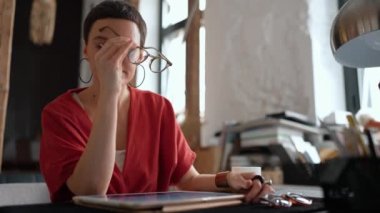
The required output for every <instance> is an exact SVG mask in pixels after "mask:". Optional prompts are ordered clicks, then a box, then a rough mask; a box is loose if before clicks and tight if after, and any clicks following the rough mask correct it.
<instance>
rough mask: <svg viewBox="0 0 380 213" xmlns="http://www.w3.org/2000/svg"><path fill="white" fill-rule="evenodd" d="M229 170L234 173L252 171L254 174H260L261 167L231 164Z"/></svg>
mask: <svg viewBox="0 0 380 213" xmlns="http://www.w3.org/2000/svg"><path fill="white" fill-rule="evenodd" d="M231 172H236V173H250V172H253V173H255V174H256V175H261V167H260V166H233V167H232V169H231Z"/></svg>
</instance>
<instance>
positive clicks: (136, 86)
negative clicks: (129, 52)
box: [128, 64, 145, 88]
mask: <svg viewBox="0 0 380 213" xmlns="http://www.w3.org/2000/svg"><path fill="white" fill-rule="evenodd" d="M139 66H140V67H141V68H142V69H143V71H144V72H143V73H144V75H143V79H142V81H141V83H140V84H138V85H132V84H131V83H128V85H129V86H131V87H134V88H138V87H140V86H141V85H142V84H143V83H144V80H145V68H144V67H143V66H142V65H140V64H138V65H137V66H136V71H135V75H136V73H137V69H138V67H139ZM136 80H137V78H136Z"/></svg>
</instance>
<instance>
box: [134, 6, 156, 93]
mask: <svg viewBox="0 0 380 213" xmlns="http://www.w3.org/2000/svg"><path fill="white" fill-rule="evenodd" d="M139 11H140V13H141V15H142V17H143V18H144V20H145V22H146V25H147V30H148V33H147V38H146V41H145V46H147V47H156V48H158V47H159V42H160V38H159V36H158V35H159V33H160V23H159V18H158V17H159V15H160V5H159V0H140V5H139ZM141 80H142V74H141V73H137V82H136V83H137V84H139V83H140V82H141ZM139 88H140V89H144V90H150V91H153V92H158V74H156V73H152V72H151V71H150V70H149V68H148V67H146V68H145V80H144V83H143V84H142V85H141V86H140V87H139Z"/></svg>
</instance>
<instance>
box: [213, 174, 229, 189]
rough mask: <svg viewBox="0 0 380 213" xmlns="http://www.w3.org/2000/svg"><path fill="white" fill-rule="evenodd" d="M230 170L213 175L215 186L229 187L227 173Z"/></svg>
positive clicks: (220, 187)
mask: <svg viewBox="0 0 380 213" xmlns="http://www.w3.org/2000/svg"><path fill="white" fill-rule="evenodd" d="M229 173H230V171H224V172H218V173H217V174H216V175H215V186H216V187H217V188H219V189H229V188H230V185H229V184H228V175H229Z"/></svg>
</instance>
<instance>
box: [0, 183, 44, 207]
mask: <svg viewBox="0 0 380 213" xmlns="http://www.w3.org/2000/svg"><path fill="white" fill-rule="evenodd" d="M41 203H50V197H49V191H48V188H47V186H46V184H45V183H43V182H42V183H3V184H0V206H12V205H27V204H41Z"/></svg>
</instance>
